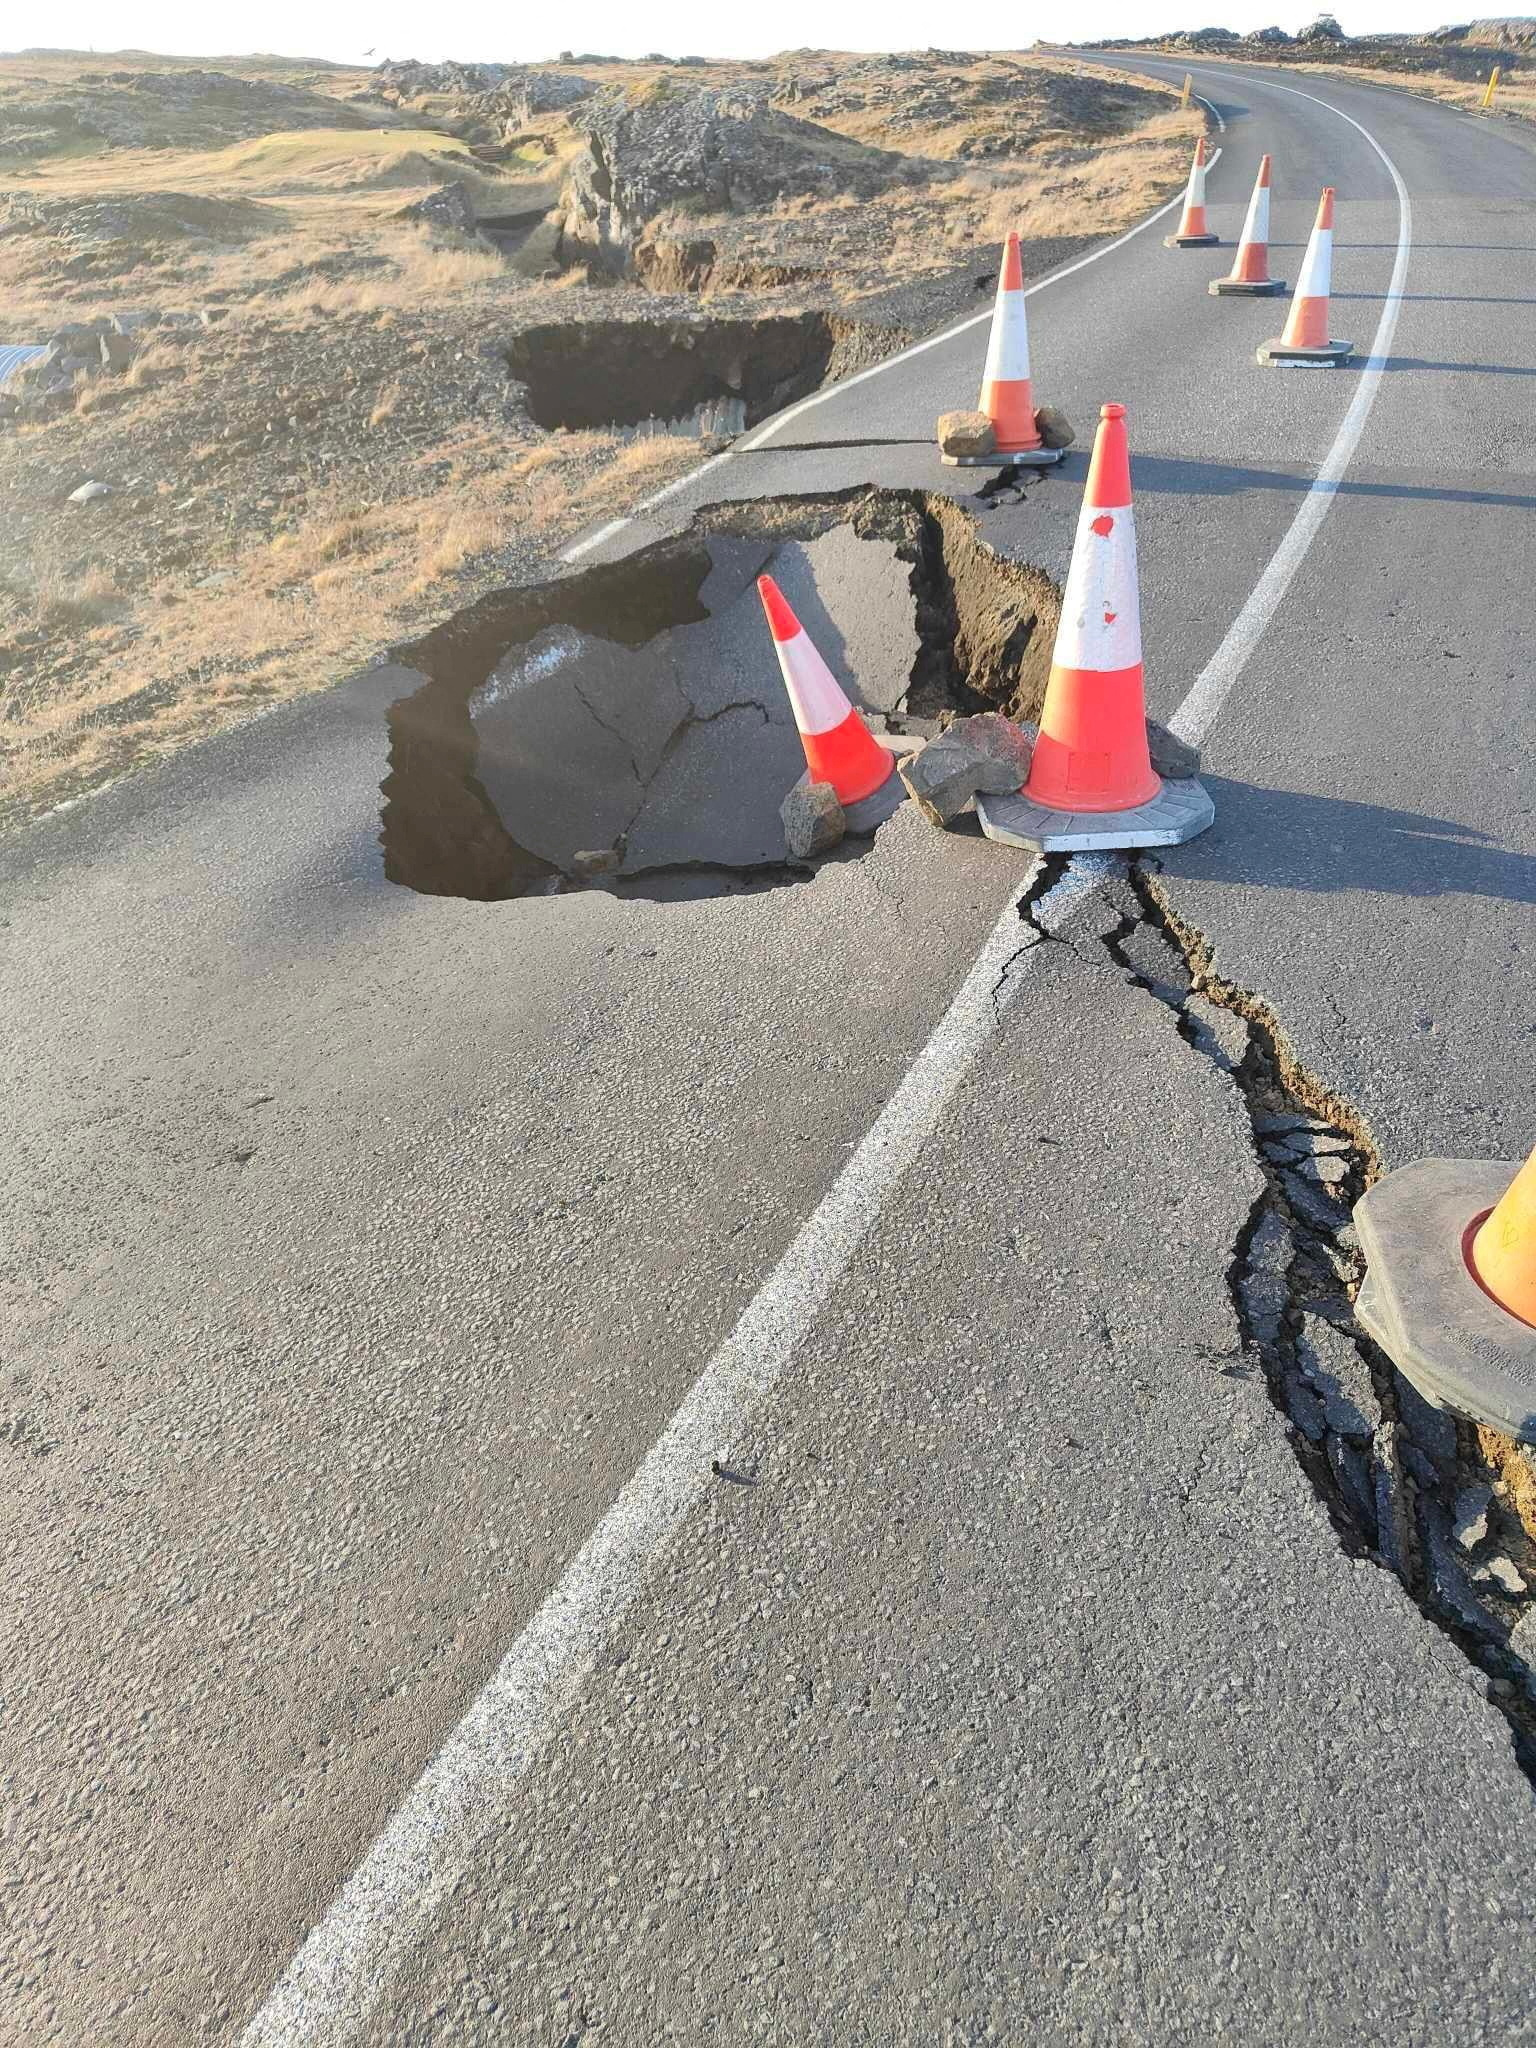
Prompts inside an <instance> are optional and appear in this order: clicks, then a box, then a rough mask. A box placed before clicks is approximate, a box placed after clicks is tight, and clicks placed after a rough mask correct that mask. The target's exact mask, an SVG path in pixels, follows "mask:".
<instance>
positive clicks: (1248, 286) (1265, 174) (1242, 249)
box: [1207, 156, 1285, 299]
mask: <svg viewBox="0 0 1536 2048" xmlns="http://www.w3.org/2000/svg"><path fill="white" fill-rule="evenodd" d="M1269 174H1270V166H1269V158H1268V157H1267V156H1264V157H1260V158H1259V175H1258V176H1257V177H1256V178H1255V179H1254V181H1253V196H1252V197H1251V198H1250V199H1249V201H1248V212H1247V215H1246V217H1245V218H1244V221H1243V234H1242V239H1241V241H1240V242H1239V243H1238V245H1237V255H1236V258H1235V259H1234V261H1233V264H1232V268H1231V270H1230V271H1229V272H1228V273H1227V275H1226V276H1225V277H1213V278H1212V279H1211V282H1210V284H1209V286H1208V287H1207V289H1208V290H1209V292H1210V294H1211V296H1212V298H1215V299H1223V298H1232V297H1236V298H1249V299H1262V298H1274V297H1275V296H1276V295H1277V294H1278V293H1280V292H1283V291H1284V290H1285V284H1284V281H1283V279H1281V278H1278V277H1271V276H1270V274H1269Z"/></svg>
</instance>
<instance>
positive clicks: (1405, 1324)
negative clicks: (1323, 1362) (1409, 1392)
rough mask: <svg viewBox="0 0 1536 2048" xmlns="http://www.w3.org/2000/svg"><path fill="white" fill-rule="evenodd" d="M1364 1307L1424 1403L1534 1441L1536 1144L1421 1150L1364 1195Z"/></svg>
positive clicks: (1363, 1317)
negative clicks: (1487, 1154) (1512, 1161)
mask: <svg viewBox="0 0 1536 2048" xmlns="http://www.w3.org/2000/svg"><path fill="white" fill-rule="evenodd" d="M1355 1227H1356V1229H1357V1230H1358V1231H1359V1233H1360V1244H1361V1248H1362V1250H1363V1251H1364V1253H1365V1259H1366V1275H1365V1284H1364V1285H1363V1286H1362V1288H1361V1289H1360V1297H1359V1300H1358V1302H1357V1303H1356V1313H1357V1315H1358V1316H1359V1318H1360V1321H1361V1322H1362V1323H1363V1324H1364V1326H1365V1328H1366V1329H1367V1330H1369V1331H1370V1333H1371V1335H1372V1336H1373V1337H1374V1338H1375V1339H1376V1341H1377V1343H1378V1344H1379V1345H1380V1346H1381V1348H1382V1349H1383V1350H1384V1351H1385V1352H1386V1353H1387V1354H1388V1356H1389V1357H1390V1358H1391V1359H1392V1361H1393V1363H1394V1364H1395V1365H1396V1366H1397V1368H1398V1370H1399V1371H1400V1372H1401V1373H1402V1375H1403V1377H1404V1378H1405V1379H1407V1380H1409V1381H1411V1382H1412V1384H1413V1385H1414V1386H1415V1387H1416V1388H1417V1389H1418V1391H1419V1392H1420V1393H1421V1394H1422V1395H1423V1396H1424V1398H1425V1400H1426V1401H1429V1402H1431V1403H1432V1404H1433V1405H1434V1406H1435V1407H1437V1408H1446V1409H1449V1410H1450V1412H1451V1413H1452V1414H1454V1415H1463V1416H1465V1417H1467V1419H1468V1420H1469V1421H1472V1422H1480V1423H1483V1424H1484V1425H1485V1426H1486V1427H1488V1428H1490V1429H1496V1430H1499V1431H1500V1432H1502V1434H1504V1435H1505V1436H1513V1437H1518V1438H1519V1439H1520V1440H1521V1441H1522V1442H1524V1443H1536V1152H1533V1153H1532V1154H1531V1156H1530V1158H1529V1159H1527V1160H1526V1162H1525V1164H1524V1166H1522V1167H1520V1168H1519V1169H1518V1170H1517V1169H1516V1168H1514V1167H1512V1166H1511V1165H1509V1164H1508V1163H1507V1162H1500V1161H1496V1160H1487V1159H1419V1160H1416V1161H1415V1162H1414V1163H1413V1164H1412V1165H1411V1166H1403V1167H1399V1168H1398V1170H1397V1172H1395V1173H1389V1174H1388V1175H1387V1176H1386V1178H1385V1179H1384V1180H1380V1181H1378V1182H1377V1183H1376V1185H1375V1187H1373V1188H1371V1189H1370V1190H1369V1192H1368V1193H1366V1194H1364V1195H1362V1196H1361V1198H1360V1200H1359V1202H1358V1203H1357V1204H1356V1205H1355Z"/></svg>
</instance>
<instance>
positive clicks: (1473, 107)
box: [1307, 56, 1536, 121]
mask: <svg viewBox="0 0 1536 2048" xmlns="http://www.w3.org/2000/svg"><path fill="white" fill-rule="evenodd" d="M1495 61H1496V60H1495V59H1494V58H1493V57H1491V56H1490V58H1489V60H1488V68H1489V70H1490V71H1491V70H1492V69H1493V66H1494V63H1495ZM1307 69H1308V70H1309V71H1327V72H1329V73H1331V74H1332V75H1333V76H1335V77H1338V78H1352V79H1357V80H1359V81H1360V82H1361V83H1363V84H1365V85H1390V86H1395V87H1396V88H1397V90H1398V91H1399V92H1411V93H1413V94H1414V95H1415V96H1416V97H1417V98H1419V99H1426V100H1439V101H1441V102H1442V103H1443V104H1444V105H1446V106H1450V107H1460V108H1461V109H1462V110H1463V112H1465V113H1469V114H1475V113H1478V112H1479V111H1480V110H1481V107H1482V99H1483V93H1484V91H1485V89H1486V87H1487V80H1486V79H1484V81H1483V83H1482V84H1481V85H1475V84H1464V83H1463V82H1462V81H1461V80H1460V79H1456V78H1440V77H1437V76H1435V75H1434V74H1433V73H1425V72H1422V71H1378V70H1375V69H1370V68H1367V67H1366V66H1365V65H1362V64H1309V65H1308V66H1307ZM1493 111H1494V113H1495V114H1513V115H1515V116H1516V117H1517V118H1519V119H1521V120H1525V121H1533V120H1536V75H1533V74H1532V73H1530V72H1517V73H1516V74H1515V76H1514V77H1513V78H1512V79H1501V80H1500V81H1499V84H1498V86H1497V88H1496V89H1495V91H1494V95H1493Z"/></svg>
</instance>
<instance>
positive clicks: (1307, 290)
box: [1291, 228, 1333, 299]
mask: <svg viewBox="0 0 1536 2048" xmlns="http://www.w3.org/2000/svg"><path fill="white" fill-rule="evenodd" d="M1332 276H1333V229H1332V228H1314V229H1313V230H1312V239H1311V241H1310V242H1308V244H1307V253H1306V255H1305V256H1304V257H1303V259H1302V265H1301V275H1300V277H1298V278H1297V280H1296V289H1295V291H1294V292H1293V293H1292V294H1291V296H1292V298H1293V299H1326V298H1327V296H1328V291H1329V285H1330V282H1331V280H1332Z"/></svg>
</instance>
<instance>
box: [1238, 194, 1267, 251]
mask: <svg viewBox="0 0 1536 2048" xmlns="http://www.w3.org/2000/svg"><path fill="white" fill-rule="evenodd" d="M1268 240H1269V187H1268V186H1267V185H1255V186H1254V188H1253V197H1252V198H1251V199H1250V200H1249V202H1248V217H1247V219H1246V220H1245V221H1244V222H1243V241H1244V242H1267V241H1268Z"/></svg>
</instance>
